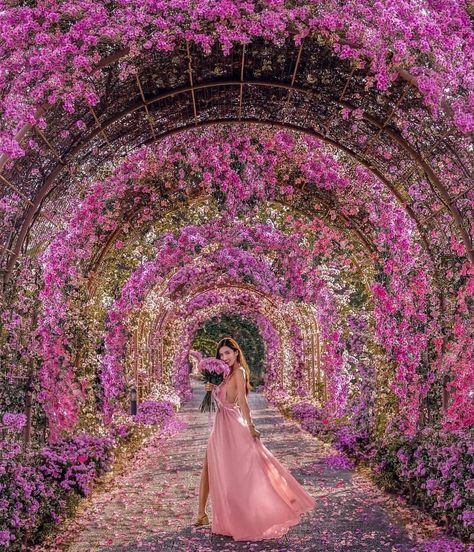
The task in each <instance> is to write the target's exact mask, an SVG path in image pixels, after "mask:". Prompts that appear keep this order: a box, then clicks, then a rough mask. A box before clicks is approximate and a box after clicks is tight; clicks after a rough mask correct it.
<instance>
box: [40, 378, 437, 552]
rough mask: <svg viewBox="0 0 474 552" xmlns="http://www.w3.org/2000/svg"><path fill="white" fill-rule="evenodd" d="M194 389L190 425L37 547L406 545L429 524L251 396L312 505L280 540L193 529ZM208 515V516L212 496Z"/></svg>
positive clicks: (145, 451) (198, 443) (269, 442)
mask: <svg viewBox="0 0 474 552" xmlns="http://www.w3.org/2000/svg"><path fill="white" fill-rule="evenodd" d="M193 386H194V398H193V399H192V400H191V401H189V402H188V403H186V404H185V405H183V409H182V411H181V413H180V417H181V419H182V420H184V421H185V423H186V424H187V427H186V428H185V429H184V430H182V431H181V432H180V433H178V434H177V435H175V436H174V437H171V438H169V439H168V440H167V441H166V442H165V443H163V441H161V440H157V439H153V438H151V439H150V440H149V442H148V443H147V444H146V445H145V446H144V447H142V449H141V450H140V451H139V452H138V453H137V454H136V455H135V457H134V458H133V460H132V461H131V462H130V466H127V470H126V471H125V472H124V473H122V474H117V475H115V477H114V478H113V485H111V488H110V490H109V491H108V492H103V491H102V492H98V493H93V494H92V496H91V497H89V498H88V499H85V501H84V504H83V507H82V509H81V511H79V512H78V514H77V515H76V518H75V519H74V520H72V521H70V522H69V526H68V527H66V528H65V530H64V532H63V534H62V536H61V537H60V539H57V540H56V544H55V545H54V547H53V546H52V545H50V546H44V547H41V548H39V547H37V548H36V549H35V550H36V551H39V550H49V551H51V550H57V551H59V550H69V551H70V552H85V551H95V550H107V551H108V552H119V551H120V552H124V551H127V552H136V551H149V550H155V551H166V552H168V551H176V552H184V551H186V552H188V551H189V552H192V551H196V552H198V551H203V552H204V551H220V550H253V551H258V550H268V551H274V552H277V551H278V552H283V551H293V550H294V551H298V552H303V551H315V552H317V551H324V552H333V551H339V550H341V551H345V552H356V551H364V550H367V551H369V552H371V551H382V550H385V551H391V552H394V551H397V552H408V551H409V550H411V549H413V547H414V540H419V541H422V540H424V539H425V538H427V537H428V536H429V535H428V534H426V530H425V533H423V531H422V530H421V529H420V528H421V527H422V526H423V525H424V524H425V527H426V526H429V522H428V524H427V525H426V522H427V520H426V517H424V516H423V514H421V513H420V512H419V511H417V510H416V509H413V508H408V507H405V506H403V505H401V504H399V502H400V501H399V500H397V499H396V498H395V497H392V496H390V495H387V494H386V493H384V492H382V491H380V490H378V489H377V488H376V487H375V485H373V484H372V483H371V482H370V480H369V479H368V478H367V477H365V476H364V475H363V474H362V473H359V472H355V471H353V470H340V469H334V468H331V467H329V466H327V465H326V464H325V463H324V461H323V459H324V457H326V456H328V455H331V454H334V453H335V451H334V450H333V449H331V448H330V447H329V446H328V445H327V444H325V443H323V442H321V441H320V440H318V439H316V438H314V437H312V436H311V435H309V434H308V433H306V432H304V431H302V430H301V429H300V428H299V426H298V425H297V424H296V423H294V422H292V421H290V420H288V419H286V418H285V417H284V416H282V415H281V414H280V413H279V412H278V410H277V409H275V408H274V407H272V406H271V405H269V404H268V402H267V401H266V399H265V398H264V397H263V396H262V395H258V394H255V393H251V395H250V397H249V403H250V408H251V410H252V416H253V418H254V420H255V421H256V425H257V427H258V428H259V429H260V431H261V434H262V435H261V439H262V442H263V443H264V444H265V445H266V446H267V447H268V448H269V449H270V450H271V451H272V452H273V453H274V454H275V456H276V457H277V458H278V459H279V460H280V461H281V462H282V463H283V464H284V465H285V466H286V467H288V468H289V469H290V470H291V472H292V473H293V475H294V476H295V477H296V478H297V479H298V481H300V483H302V484H303V485H304V486H305V488H306V489H307V490H308V492H309V493H310V494H312V495H313V496H314V497H315V498H316V499H317V505H316V508H315V509H314V511H312V512H309V513H306V514H304V515H303V516H302V520H301V523H300V524H299V525H297V526H294V527H292V528H291V529H290V531H289V532H288V533H287V535H285V536H284V537H282V538H281V539H278V540H272V541H261V542H259V543H250V542H237V541H234V540H233V539H232V538H230V537H221V536H218V535H212V534H211V533H210V528H209V526H207V527H202V528H194V527H192V525H191V523H192V521H193V519H194V517H195V514H196V512H197V499H198V485H199V476H200V469H201V465H202V460H203V456H204V451H205V447H206V443H207V438H208V415H207V414H201V413H200V412H199V411H198V408H197V407H198V405H199V403H200V401H201V400H202V396H203V393H204V390H203V387H202V384H196V383H194V382H193ZM208 512H209V514H210V517H211V516H212V505H211V503H210V501H209V505H208ZM417 520H421V521H420V522H418V521H417ZM431 529H432V533H436V532H437V531H438V532H439V530H437V529H436V528H434V527H432V528H431ZM61 539H62V540H63V542H62V544H61V543H58V540H61Z"/></svg>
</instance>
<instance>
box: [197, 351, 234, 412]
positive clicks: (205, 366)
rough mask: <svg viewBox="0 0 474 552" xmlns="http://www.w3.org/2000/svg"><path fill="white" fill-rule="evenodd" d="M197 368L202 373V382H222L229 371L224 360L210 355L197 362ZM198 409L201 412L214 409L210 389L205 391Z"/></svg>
mask: <svg viewBox="0 0 474 552" xmlns="http://www.w3.org/2000/svg"><path fill="white" fill-rule="evenodd" d="M198 368H199V371H200V372H201V375H202V381H203V382H204V383H213V384H214V385H219V384H220V383H222V381H223V380H224V378H225V376H227V374H229V373H230V368H229V367H228V366H227V364H226V363H225V362H223V361H222V360H219V359H218V358H212V357H207V358H203V359H202V360H201V362H200V363H199V364H198ZM199 409H200V411H201V412H210V411H211V410H215V409H216V408H215V404H214V401H213V400H212V392H211V391H207V392H206V394H205V395H204V399H203V400H202V403H201V406H200V407H199Z"/></svg>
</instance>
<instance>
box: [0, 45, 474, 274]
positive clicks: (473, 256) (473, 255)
mask: <svg viewBox="0 0 474 552" xmlns="http://www.w3.org/2000/svg"><path fill="white" fill-rule="evenodd" d="M186 48H187V57H188V72H189V78H190V86H187V87H181V88H177V89H176V90H173V91H171V92H167V93H164V94H160V95H158V96H156V97H154V98H153V99H151V100H148V101H144V94H143V90H142V87H141V85H140V81H139V78H138V77H137V84H138V86H139V88H140V94H141V98H142V103H140V104H138V105H137V106H135V107H131V108H129V109H128V110H126V111H125V112H124V113H122V114H121V115H119V116H115V117H112V118H111V119H110V120H109V121H108V123H107V124H106V125H100V123H99V120H98V118H97V116H96V115H95V112H94V111H93V110H92V113H93V115H94V119H95V120H96V123H97V125H98V126H99V128H98V130H97V132H96V133H92V134H91V135H90V136H89V137H88V139H87V140H86V141H85V142H84V141H81V142H80V143H78V144H76V147H75V148H73V149H72V151H71V152H70V155H71V156H74V155H75V154H76V153H77V152H78V151H80V150H81V149H82V148H83V146H84V145H86V144H87V143H88V142H89V141H90V140H91V139H92V138H93V137H94V136H95V135H96V134H97V133H101V134H102V135H103V136H104V137H105V140H106V142H107V143H108V144H109V146H110V142H109V140H108V139H107V136H106V134H105V128H107V126H109V125H110V124H112V123H113V122H115V121H116V120H119V119H120V118H122V117H124V116H125V115H128V114H130V113H132V112H133V111H135V110H136V109H140V108H144V109H145V110H146V112H147V116H148V118H149V111H148V105H150V104H151V103H154V102H156V101H160V100H162V99H165V98H168V97H173V96H175V95H178V94H182V93H190V94H191V97H192V100H193V111H194V127H198V126H202V124H200V123H199V121H198V120H197V106H196V101H195V92H196V91H197V90H200V89H205V88H212V87H223V86H238V87H239V90H240V96H239V116H238V118H236V119H234V118H228V119H224V121H225V122H229V123H230V122H237V121H240V122H242V121H244V122H259V123H262V124H267V125H269V124H270V125H271V124H274V125H278V126H282V125H287V124H288V123H281V122H277V121H271V122H264V121H262V120H254V121H252V120H249V119H247V118H245V119H242V117H241V109H242V96H243V87H244V85H246V86H266V87H272V88H282V89H286V90H288V96H287V100H286V104H285V111H286V107H287V106H288V103H289V99H290V96H291V94H292V93H293V91H298V92H301V93H302V94H304V95H310V96H315V92H314V91H313V90H308V89H304V88H301V87H295V86H294V82H295V77H296V72H297V69H298V65H299V60H300V56H301V51H302V48H303V45H301V46H300V48H299V51H298V56H297V61H296V64H295V68H294V71H293V76H292V82H291V84H287V83H278V82H268V81H258V80H244V79H243V69H244V62H245V48H242V63H241V78H240V80H238V81H237V80H228V81H220V82H211V83H203V84H199V85H195V84H194V83H193V79H192V71H193V69H192V63H191V55H190V51H189V43H186ZM127 54H128V49H123V50H121V51H119V52H117V53H115V54H113V55H111V56H108V57H107V58H104V59H103V60H102V61H101V62H99V64H98V65H97V67H96V70H99V69H101V68H104V67H107V66H109V65H111V64H112V63H114V62H115V61H118V60H119V59H120V58H122V57H124V56H126V55H127ZM353 72H354V71H351V73H350V75H349V77H348V79H347V81H346V85H345V87H344V91H343V93H342V94H341V97H340V99H339V100H333V101H334V102H335V103H336V104H339V105H343V106H347V105H348V104H347V102H343V100H342V96H343V95H344V92H345V90H346V89H347V87H348V83H349V81H350V79H351V78H352V75H353ZM405 73H406V72H404V73H400V76H401V78H402V79H404V80H405V81H406V82H408V83H409V84H410V85H411V86H414V87H415V88H416V87H417V82H416V79H415V78H414V77H412V76H411V75H409V74H408V73H406V74H405ZM354 108H355V106H354ZM47 109H48V106H47V105H43V106H41V107H40V108H39V109H38V113H43V112H44V111H46V110H47ZM392 114H393V111H392V113H391V114H390V115H389V118H388V119H387V121H385V122H384V123H380V122H379V121H377V120H376V119H374V118H372V117H368V116H365V118H367V120H368V121H369V122H371V124H374V125H375V126H378V128H379V131H378V133H377V134H376V136H375V137H373V138H372V139H371V142H373V140H375V139H377V138H378V136H380V134H381V133H382V132H386V133H387V134H388V136H389V137H390V138H391V139H392V140H394V141H396V142H397V143H399V145H401V146H402V147H403V148H404V149H405V151H406V152H407V153H408V155H409V156H410V157H412V158H413V159H414V161H415V164H416V165H419V166H421V168H422V169H423V170H424V171H425V173H426V174H427V175H428V176H429V178H430V180H431V182H432V183H433V185H434V186H435V187H436V188H437V189H438V191H439V192H440V194H441V196H442V197H443V200H444V201H445V202H446V204H447V206H448V210H449V212H450V214H451V216H452V217H453V218H454V220H455V223H456V226H457V227H458V231H459V232H460V234H461V237H462V239H463V242H464V244H465V247H466V252H467V256H468V258H469V260H470V261H471V262H472V263H474V251H473V248H472V244H471V242H470V238H469V235H468V234H467V232H466V230H465V228H464V226H463V224H462V220H463V219H462V216H461V214H460V213H459V211H458V209H457V208H456V206H455V205H454V200H453V199H452V198H451V197H450V196H449V193H448V191H447V190H446V188H445V187H444V186H443V184H442V183H441V181H440V180H439V179H438V178H437V176H436V175H435V173H434V171H433V169H432V168H431V166H430V165H429V164H428V163H427V161H426V160H424V159H423V158H422V157H421V156H420V155H418V154H417V152H415V151H414V150H413V148H411V146H409V144H407V143H406V141H405V140H404V139H403V138H402V137H401V135H399V134H397V133H394V132H393V131H389V130H388V129H387V128H386V125H387V123H388V122H389V120H390V118H391V116H392ZM285 118H286V116H285ZM218 121H219V119H214V120H212V121H206V122H205V123H207V124H209V123H210V124H217V122H218ZM149 122H150V126H151V127H152V125H151V121H150V119H149ZM221 122H222V120H221ZM28 127H29V128H32V127H31V125H25V127H24V128H23V129H22V130H21V131H20V132H19V133H18V135H17V139H18V138H20V139H22V138H23V137H24V136H25V135H26V133H27V132H28V130H29V128H28ZM291 127H293V128H295V129H297V130H299V131H301V132H306V133H308V132H309V133H311V134H314V135H315V136H317V137H318V138H319V139H322V140H324V139H325V140H326V141H329V142H330V143H332V144H333V145H334V146H335V147H337V148H339V149H345V150H346V153H348V154H349V155H351V156H352V157H354V158H355V159H356V160H357V161H358V162H359V163H360V162H362V159H363V158H362V159H361V158H360V157H359V156H358V155H357V154H356V153H354V152H352V151H350V150H349V149H348V148H345V147H344V146H342V145H341V144H339V143H337V142H336V141H333V140H328V138H327V136H323V135H321V134H320V133H317V132H316V131H313V130H312V129H311V131H310V129H304V128H302V127H299V126H298V125H291ZM186 128H189V125H186V126H183V127H180V128H179V129H173V130H172V131H169V132H167V133H163V134H161V135H160V136H159V137H158V139H161V138H163V137H164V136H167V135H171V134H173V133H174V132H176V131H182V130H184V129H186ZM152 134H153V140H152V141H155V140H156V138H155V132H154V131H153V128H152ZM43 139H44V140H45V141H46V143H47V144H48V146H50V145H49V142H48V141H47V138H46V137H45V136H43ZM149 142H150V141H147V142H145V143H144V144H147V143H149ZM144 144H142V145H144ZM367 149H368V148H366V150H364V152H363V153H365V152H366V151H367ZM53 153H54V150H53ZM55 156H56V155H55ZM5 157H6V156H2V158H1V159H0V170H1V168H2V167H3V166H4V163H5V162H6V159H5ZM59 161H60V165H61V166H63V165H65V164H66V163H65V161H64V160H63V159H62V158H61V157H59ZM364 164H365V165H366V166H367V168H369V170H371V171H372V172H374V174H375V175H376V176H380V173H379V174H378V175H377V172H378V171H374V167H371V164H370V163H368V162H365V163H364ZM59 172H60V167H59V166H56V167H55V168H54V169H53V170H52V171H51V173H50V175H49V176H48V178H47V179H46V181H45V183H44V184H43V186H41V188H40V189H39V191H38V192H37V195H36V197H35V198H34V201H33V202H32V203H33V205H29V207H28V208H27V211H26V215H25V217H24V221H23V224H22V228H21V230H20V232H19V234H18V238H17V241H16V243H15V245H14V247H13V249H12V250H13V252H14V255H13V256H12V258H11V259H9V260H8V264H7V269H6V273H5V277H4V279H5V281H8V279H9V277H10V275H11V270H12V267H13V264H14V263H15V261H16V258H17V256H18V254H19V251H20V249H21V246H22V244H23V242H24V240H25V238H26V234H27V232H28V231H29V228H30V226H31V223H32V219H33V216H34V214H35V212H36V210H37V209H38V208H39V206H40V204H41V202H42V200H43V199H44V198H45V197H46V196H47V194H48V193H49V191H50V190H51V189H52V187H53V183H54V180H55V179H56V176H57V175H58V174H59ZM383 181H384V184H385V185H389V188H390V190H391V192H392V193H394V194H395V195H396V197H397V199H399V197H398V192H396V190H395V189H394V186H393V184H391V183H389V181H388V180H387V179H386V178H384V180H383ZM400 199H401V198H400ZM402 202H403V200H402ZM402 204H403V207H404V208H405V209H406V207H408V206H406V205H405V204H404V202H403V203H402ZM409 215H410V216H411V217H412V218H413V217H414V220H415V222H416V223H417V226H418V227H419V221H418V219H417V218H416V216H415V215H414V213H413V212H411V213H409ZM25 227H26V228H25ZM423 241H424V242H425V239H423Z"/></svg>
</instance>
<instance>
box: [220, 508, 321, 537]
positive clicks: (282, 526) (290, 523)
mask: <svg viewBox="0 0 474 552" xmlns="http://www.w3.org/2000/svg"><path fill="white" fill-rule="evenodd" d="M313 508H314V506H311V507H309V508H304V509H303V510H300V511H299V512H298V513H297V514H296V517H294V518H291V519H289V520H287V521H285V522H284V523H278V524H276V525H272V526H271V528H279V529H274V530H275V531H277V534H275V535H271V536H264V535H259V536H258V537H255V536H245V537H240V536H239V537H235V536H234V535H231V534H230V533H218V532H215V531H213V530H212V525H211V533H212V534H213V535H221V536H224V537H232V538H233V539H234V541H250V542H258V541H262V540H273V539H280V538H281V537H283V536H284V535H286V533H288V531H289V530H290V529H291V528H292V527H294V526H295V525H298V524H299V523H300V522H301V516H302V515H303V514H305V513H307V512H310V511H311V510H312V509H313ZM271 528H270V529H271ZM270 529H267V531H265V533H267V532H268V531H269V530H270Z"/></svg>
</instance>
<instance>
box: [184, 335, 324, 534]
mask: <svg viewBox="0 0 474 552" xmlns="http://www.w3.org/2000/svg"><path fill="white" fill-rule="evenodd" d="M216 357H217V358H220V359H221V360H223V361H224V362H225V363H227V365H228V366H229V367H230V369H231V372H230V374H229V375H228V376H226V377H225V378H224V381H223V382H222V383H221V384H219V385H213V384H211V383H207V384H206V390H212V396H213V398H214V400H215V401H216V403H217V412H216V416H215V419H214V426H213V428H212V431H211V433H210V435H209V441H208V444H207V451H206V456H205V460H204V465H203V469H202V473H201V483H200V489H199V511H198V519H197V521H196V522H195V523H194V525H195V526H200V525H207V524H208V523H209V519H208V517H207V513H206V503H207V498H208V495H209V494H210V496H211V502H212V512H213V517H212V525H211V532H212V533H215V534H219V535H228V536H231V537H233V539H234V540H239V541H243V540H245V541H259V540H263V539H274V538H278V537H281V536H282V535H284V534H285V533H286V532H287V531H288V529H289V528H290V527H291V526H292V525H296V524H297V523H299V522H300V515H301V514H302V513H304V512H307V511H309V510H312V509H313V508H314V506H315V503H316V501H315V500H314V498H313V497H312V496H311V495H309V494H308V493H307V492H306V491H305V489H304V488H303V487H302V486H301V485H300V484H299V483H298V481H297V480H296V479H295V478H294V477H293V476H292V475H291V473H290V472H289V471H288V470H287V469H286V468H285V467H284V466H283V465H282V464H281V463H280V462H279V461H278V460H277V459H276V458H275V457H274V456H273V454H272V453H271V452H270V451H269V450H268V449H267V448H266V447H265V445H263V444H262V443H261V441H260V432H259V431H258V430H257V429H256V428H255V425H254V423H253V422H252V417H251V413H250V408H249V405H248V402H247V394H248V392H249V391H250V382H249V376H250V370H249V367H248V365H247V362H246V360H245V357H244V354H243V352H242V351H241V349H240V347H239V345H238V344H237V342H236V341H235V340H234V339H233V338H231V337H226V338H224V339H222V340H221V341H220V342H219V345H218V347H217V354H216Z"/></svg>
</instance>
